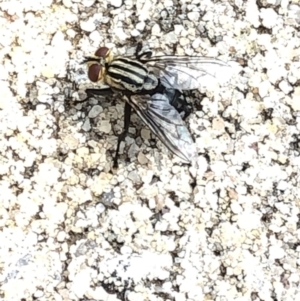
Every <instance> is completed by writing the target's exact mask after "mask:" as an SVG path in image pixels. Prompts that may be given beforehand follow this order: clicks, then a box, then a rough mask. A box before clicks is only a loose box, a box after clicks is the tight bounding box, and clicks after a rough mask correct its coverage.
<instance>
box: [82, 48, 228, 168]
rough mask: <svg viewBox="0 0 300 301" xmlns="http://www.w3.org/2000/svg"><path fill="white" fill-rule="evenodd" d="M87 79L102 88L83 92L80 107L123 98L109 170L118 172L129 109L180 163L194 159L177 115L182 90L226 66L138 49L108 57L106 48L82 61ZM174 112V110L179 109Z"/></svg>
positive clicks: (197, 85)
mask: <svg viewBox="0 0 300 301" xmlns="http://www.w3.org/2000/svg"><path fill="white" fill-rule="evenodd" d="M83 63H87V65H88V77H89V79H90V80H91V81H92V82H99V83H102V84H104V85H105V86H106V87H104V88H100V89H87V90H86V93H87V98H86V99H85V100H83V101H86V100H87V99H89V98H90V97H92V96H93V95H101V96H108V95H111V94H113V93H115V92H121V93H122V94H123V95H125V96H126V103H125V110H124V129H123V132H122V133H121V134H120V135H119V137H118V144H117V149H116V153H115V156H114V165H113V166H114V167H117V166H118V156H119V149H120V144H121V141H123V140H124V139H125V137H126V135H127V133H128V129H129V124H130V116H131V111H132V108H133V109H134V110H135V112H136V113H137V115H138V116H139V117H140V118H141V119H142V120H143V122H144V123H145V124H146V125H147V126H148V127H149V128H150V130H151V131H152V133H153V134H155V135H156V136H157V137H158V138H159V139H160V140H161V142H162V143H163V144H164V145H165V146H166V147H167V148H168V149H169V150H170V151H171V152H172V153H174V154H175V155H176V156H178V157H179V158H180V159H181V160H182V161H184V162H185V163H190V162H191V161H192V160H193V159H194V158H195V157H196V156H197V152H196V148H195V145H194V142H193V139H192V137H191V134H190V133H189V131H188V129H187V127H186V125H185V123H184V122H183V120H182V118H181V115H180V111H184V112H185V113H187V102H186V101H185V98H184V97H183V94H182V91H183V90H192V89H198V88H200V87H201V78H202V77H203V76H205V75H210V71H211V69H212V68H215V67H223V66H227V64H226V63H224V62H222V61H220V60H218V59H215V58H207V57H198V56H192V57H189V56H152V52H151V51H149V50H148V51H145V50H143V47H142V44H141V43H139V44H138V46H137V48H136V51H135V55H134V56H131V57H130V56H128V57H125V56H114V55H113V53H112V52H111V51H110V49H108V48H107V47H101V48H99V49H98V50H97V51H96V53H95V56H94V57H86V58H85V60H84V61H83ZM179 107H180V108H179Z"/></svg>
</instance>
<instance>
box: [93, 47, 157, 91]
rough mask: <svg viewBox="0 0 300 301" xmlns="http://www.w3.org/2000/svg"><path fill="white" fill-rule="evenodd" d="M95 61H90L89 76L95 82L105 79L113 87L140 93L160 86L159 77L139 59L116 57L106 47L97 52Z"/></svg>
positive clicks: (105, 82)
mask: <svg viewBox="0 0 300 301" xmlns="http://www.w3.org/2000/svg"><path fill="white" fill-rule="evenodd" d="M95 56H96V58H95V61H92V60H90V61H89V62H88V77H89V79H90V80H91V81H93V82H98V81H103V82H104V84H107V85H109V86H110V87H111V88H113V89H117V90H122V91H130V92H132V93H139V92H141V91H145V92H146V91H152V90H154V89H155V88H156V87H157V86H158V79H157V78H156V77H155V75H154V74H152V73H151V72H149V70H148V68H147V67H146V66H145V65H144V64H143V63H141V62H139V61H138V60H133V59H130V58H126V57H121V56H116V57H114V56H113V54H112V53H111V51H110V50H109V49H108V48H106V47H101V48H99V49H98V50H97V51H96V53H95Z"/></svg>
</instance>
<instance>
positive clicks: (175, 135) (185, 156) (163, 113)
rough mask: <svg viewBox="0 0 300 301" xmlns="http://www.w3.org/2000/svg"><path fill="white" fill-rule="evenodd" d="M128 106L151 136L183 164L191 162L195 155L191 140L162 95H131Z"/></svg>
mask: <svg viewBox="0 0 300 301" xmlns="http://www.w3.org/2000/svg"><path fill="white" fill-rule="evenodd" d="M129 103H130V105H131V106H132V107H133V108H134V109H135V111H136V113H137V114H138V115H139V117H140V118H141V119H142V120H143V122H144V123H145V124H146V125H148V127H149V128H150V130H151V131H152V133H153V134H155V135H156V136H157V137H158V138H159V139H160V140H161V142H162V143H163V144H164V145H165V146H166V147H167V148H168V149H169V150H170V151H171V152H173V153H174V154H175V155H176V156H178V157H179V158H181V159H182V160H183V161H184V162H186V163H189V162H191V161H192V160H193V159H194V158H195V157H196V155H197V152H196V147H195V144H194V142H193V139H192V137H191V135H190V133H189V131H188V129H187V128H186V126H185V124H184V122H183V120H182V119H181V117H180V115H179V113H178V112H177V111H176V109H175V108H174V107H173V106H171V105H170V103H169V99H168V97H167V96H166V95H164V94H160V93H157V94H154V95H152V96H150V95H133V96H131V97H130V99H129Z"/></svg>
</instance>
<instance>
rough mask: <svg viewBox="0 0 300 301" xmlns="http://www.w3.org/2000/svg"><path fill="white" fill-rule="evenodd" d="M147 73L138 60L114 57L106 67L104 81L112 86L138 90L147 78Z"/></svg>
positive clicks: (120, 88)
mask: <svg viewBox="0 0 300 301" xmlns="http://www.w3.org/2000/svg"><path fill="white" fill-rule="evenodd" d="M148 73H149V71H148V69H147V68H146V66H144V65H143V64H142V63H140V62H139V61H136V60H132V59H129V58H124V57H116V58H115V59H113V60H112V62H110V64H109V65H108V67H107V70H106V77H105V81H106V83H107V84H108V85H110V86H111V87H112V88H116V89H119V90H128V91H131V92H139V91H140V90H142V89H143V87H144V83H145V81H147V80H148Z"/></svg>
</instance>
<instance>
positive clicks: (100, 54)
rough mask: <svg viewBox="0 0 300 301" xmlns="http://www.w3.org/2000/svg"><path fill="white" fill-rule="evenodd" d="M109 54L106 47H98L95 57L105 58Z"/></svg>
mask: <svg viewBox="0 0 300 301" xmlns="http://www.w3.org/2000/svg"><path fill="white" fill-rule="evenodd" d="M108 52H109V49H108V48H107V47H100V48H99V49H98V50H97V51H96V52H95V56H98V57H102V58H105V57H106V56H107V54H108Z"/></svg>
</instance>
